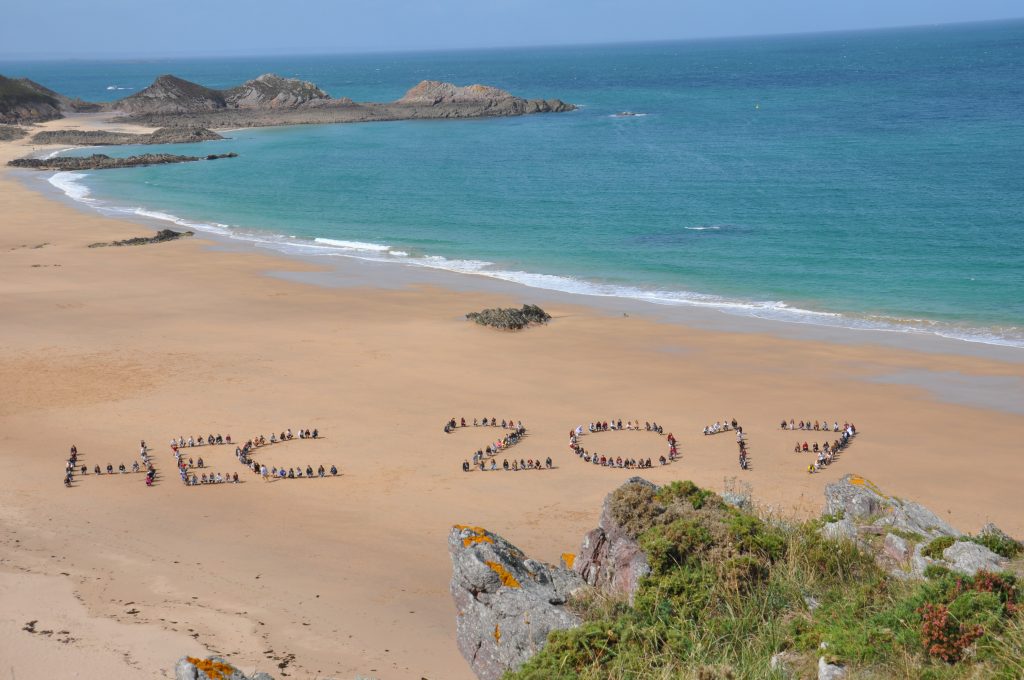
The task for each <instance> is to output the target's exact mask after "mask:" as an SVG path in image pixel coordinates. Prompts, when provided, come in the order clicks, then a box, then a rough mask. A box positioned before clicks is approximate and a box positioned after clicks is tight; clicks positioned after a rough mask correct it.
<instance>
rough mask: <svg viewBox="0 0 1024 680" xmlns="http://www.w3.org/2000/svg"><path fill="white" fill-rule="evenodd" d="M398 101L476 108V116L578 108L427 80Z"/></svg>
mask: <svg viewBox="0 0 1024 680" xmlns="http://www.w3.org/2000/svg"><path fill="white" fill-rule="evenodd" d="M396 103H397V104H402V105H406V106H428V107H438V108H446V107H448V108H452V109H453V110H454V109H462V110H472V111H475V112H476V115H496V116H516V115H522V114H526V113H557V112H561V111H572V110H573V109H575V108H576V107H575V106H573V105H572V104H566V103H565V102H563V101H562V100H560V99H521V98H519V97H516V96H513V95H512V94H511V93H509V92H506V91H505V90H502V89H499V88H497V87H490V86H489V85H466V86H462V87H460V86H458V85H453V84H452V83H443V82H440V81H437V80H424V81H422V82H420V83H419V84H418V85H416V86H415V87H413V88H412V89H410V90H409V91H408V92H406V93H405V96H403V97H402V98H401V99H399V100H398V101H397V102H396Z"/></svg>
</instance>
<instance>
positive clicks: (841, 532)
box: [821, 517, 857, 541]
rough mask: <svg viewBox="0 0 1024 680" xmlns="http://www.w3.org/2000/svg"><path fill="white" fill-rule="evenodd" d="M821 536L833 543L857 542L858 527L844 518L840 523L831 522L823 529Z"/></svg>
mask: <svg viewBox="0 0 1024 680" xmlns="http://www.w3.org/2000/svg"><path fill="white" fill-rule="evenodd" d="M821 535H822V536H824V537H825V538H828V539H830V540H833V541H840V540H847V541H856V540H857V525H855V524H854V523H853V522H852V521H850V520H849V519H848V518H846V517H844V518H843V519H841V520H839V521H838V522H829V523H827V524H826V525H825V526H823V527H822V528H821Z"/></svg>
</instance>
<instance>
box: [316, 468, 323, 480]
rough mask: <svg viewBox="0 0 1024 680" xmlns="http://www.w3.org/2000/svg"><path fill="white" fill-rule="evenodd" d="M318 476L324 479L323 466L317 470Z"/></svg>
mask: <svg viewBox="0 0 1024 680" xmlns="http://www.w3.org/2000/svg"><path fill="white" fill-rule="evenodd" d="M316 474H317V476H318V477H320V478H321V479H323V477H324V466H323V465H321V466H320V467H318V468H317V469H316Z"/></svg>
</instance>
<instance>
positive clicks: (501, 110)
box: [0, 73, 576, 143]
mask: <svg viewBox="0 0 1024 680" xmlns="http://www.w3.org/2000/svg"><path fill="white" fill-rule="evenodd" d="M575 108H576V107H575V106H574V105H573V104H567V103H566V102H563V101H562V100H560V99H523V98H521V97H517V96H515V95H513V94H511V93H509V92H507V91H505V90H501V89H499V88H496V87H490V86H487V85H468V86H459V85H453V84H452V83H444V82H440V81H435V80H424V81H422V82H420V83H419V84H418V85H416V86H415V87H413V88H412V89H410V90H409V91H408V92H406V93H405V95H404V96H403V97H401V98H400V99H398V100H396V101H392V102H354V101H352V100H351V99H349V98H347V97H338V98H334V97H331V96H330V95H329V94H327V93H326V92H325V91H324V90H322V89H320V88H319V87H318V86H316V85H315V84H313V83H310V82H306V81H302V80H296V79H293V78H283V77H281V76H278V75H275V74H272V73H267V74H264V75H261V76H259V77H258V78H255V79H253V80H249V81H247V82H245V83H242V84H241V85H238V86H236V87H232V88H228V89H225V90H218V89H213V88H209V87H205V86H203V85H200V84H198V83H193V82H191V81H188V80H184V79H182V78H179V77H177V76H174V75H162V76H160V77H158V78H157V79H156V80H154V81H153V83H152V84H151V85H150V86H149V87H147V88H145V89H144V90H141V91H139V92H137V93H135V94H132V95H130V96H128V97H125V98H123V99H119V100H117V101H114V102H110V103H106V104H93V103H89V102H83V101H81V100H77V99H71V98H68V97H64V96H63V95H60V94H58V93H56V92H54V91H53V90H50V89H48V88H46V87H44V86H42V85H39V84H38V83H35V82H32V81H30V80H26V79H22V80H13V79H9V78H3V77H2V76H0V122H2V123H11V124H25V123H36V122H42V121H46V120H53V119H56V118H62V117H64V116H65V115H68V114H73V113H82V112H97V111H99V112H105V113H110V114H114V115H117V117H118V119H119V120H124V121H128V122H132V123H138V124H141V125H147V126H150V127H159V128H181V127H189V128H192V129H206V130H210V129H225V128H236V127H263V126H271V125H301V124H312V123H356V122H368V121H385V120H408V119H436V118H484V117H498V116H521V115H526V114H531V113H558V112H563V111H572V110H573V109H575ZM38 141H40V142H50V141H56V140H49V139H40V140H38ZM195 141H200V140H198V139H197V140H195ZM112 143H118V142H116V141H113V142H112Z"/></svg>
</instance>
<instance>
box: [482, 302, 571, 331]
mask: <svg viewBox="0 0 1024 680" xmlns="http://www.w3.org/2000/svg"><path fill="white" fill-rule="evenodd" d="M466 318H467V319H469V320H470V321H474V322H476V323H478V324H480V325H481V326H490V327H491V328H499V329H501V330H512V331H518V330H522V329H524V328H526V327H527V326H531V325H537V324H546V323H547V322H548V321H550V320H551V315H550V314H548V313H547V312H545V311H544V310H543V309H541V308H540V307H538V306H537V305H523V308H522V309H516V308H514V307H505V308H502V307H496V308H493V309H485V310H483V311H480V312H470V313H469V314H467V315H466Z"/></svg>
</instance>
